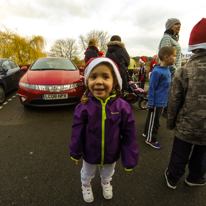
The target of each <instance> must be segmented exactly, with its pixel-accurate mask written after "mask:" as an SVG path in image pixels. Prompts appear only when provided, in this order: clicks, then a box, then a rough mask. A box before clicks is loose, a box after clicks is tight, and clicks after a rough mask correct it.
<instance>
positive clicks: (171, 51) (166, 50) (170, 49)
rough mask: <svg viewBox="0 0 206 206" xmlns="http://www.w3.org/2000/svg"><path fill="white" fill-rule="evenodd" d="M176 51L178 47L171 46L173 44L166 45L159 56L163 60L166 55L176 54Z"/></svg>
mask: <svg viewBox="0 0 206 206" xmlns="http://www.w3.org/2000/svg"><path fill="white" fill-rule="evenodd" d="M175 51H176V49H175V48H174V47H171V46H165V47H162V48H161V49H160V51H159V54H158V56H159V58H160V60H161V61H163V60H164V57H165V56H166V55H167V56H170V55H172V54H174V53H175Z"/></svg>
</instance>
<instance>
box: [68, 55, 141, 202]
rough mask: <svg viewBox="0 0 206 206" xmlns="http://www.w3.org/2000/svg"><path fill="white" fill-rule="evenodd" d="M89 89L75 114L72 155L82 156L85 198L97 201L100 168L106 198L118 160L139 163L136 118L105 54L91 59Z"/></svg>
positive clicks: (87, 75)
mask: <svg viewBox="0 0 206 206" xmlns="http://www.w3.org/2000/svg"><path fill="white" fill-rule="evenodd" d="M84 75H85V84H86V87H87V90H86V92H85V94H84V96H83V97H82V99H81V103H80V104H79V105H77V107H76V109H75V113H74V124H73V130H72V137H71V144H70V145H69V149H70V155H71V158H72V159H73V160H74V161H76V164H77V162H78V160H80V159H81V157H82V158H83V167H82V170H81V182H82V192H83V198H84V200H85V201H86V202H92V201H93V200H94V197H93V193H92V187H91V184H90V183H91V180H92V179H93V178H94V176H95V172H96V169H97V167H98V168H99V171H100V176H101V185H102V189H103V196H104V198H105V199H111V198H112V196H113V193H112V186H111V185H110V181H111V180H112V175H113V174H114V168H115V165H116V161H117V160H118V159H119V157H120V155H121V159H122V165H123V166H124V167H125V169H126V170H127V171H131V170H132V168H133V167H135V166H136V165H137V163H138V152H139V151H138V147H137V143H136V140H135V139H136V129H135V121H134V117H133V114H132V110H131V107H130V105H129V104H128V103H127V102H125V101H124V100H122V99H121V98H120V96H121V85H122V80H121V77H120V73H119V70H118V67H117V66H116V65H115V63H114V62H113V61H112V60H111V59H109V58H106V57H98V58H95V59H92V60H90V61H89V62H88V63H87V65H86V68H85V72H84Z"/></svg>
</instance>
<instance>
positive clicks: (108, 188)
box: [101, 182, 113, 199]
mask: <svg viewBox="0 0 206 206" xmlns="http://www.w3.org/2000/svg"><path fill="white" fill-rule="evenodd" d="M101 185H102V189H103V196H104V198H105V199H112V197H113V192H112V185H110V182H108V183H106V184H104V183H103V182H101Z"/></svg>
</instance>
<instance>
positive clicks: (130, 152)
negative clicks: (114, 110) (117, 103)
mask: <svg viewBox="0 0 206 206" xmlns="http://www.w3.org/2000/svg"><path fill="white" fill-rule="evenodd" d="M121 136H122V138H121V161H122V165H123V167H124V168H125V170H126V171H131V170H132V168H134V167H135V166H136V165H137V163H138V154H139V150H138V147H137V142H136V136H137V134H136V128H135V121H134V116H133V113H132V109H131V107H130V105H129V104H128V105H126V106H125V107H124V108H123V109H122V124H121Z"/></svg>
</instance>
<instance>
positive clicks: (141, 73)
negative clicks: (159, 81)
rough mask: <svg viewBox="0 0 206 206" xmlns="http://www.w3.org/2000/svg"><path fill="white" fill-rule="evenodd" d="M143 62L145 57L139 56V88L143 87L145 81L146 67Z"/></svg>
mask: <svg viewBox="0 0 206 206" xmlns="http://www.w3.org/2000/svg"><path fill="white" fill-rule="evenodd" d="M145 63H146V58H145V57H141V58H140V59H139V65H140V69H139V82H140V86H139V87H140V88H142V89H144V84H145V82H146V70H147V68H146V67H145Z"/></svg>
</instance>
